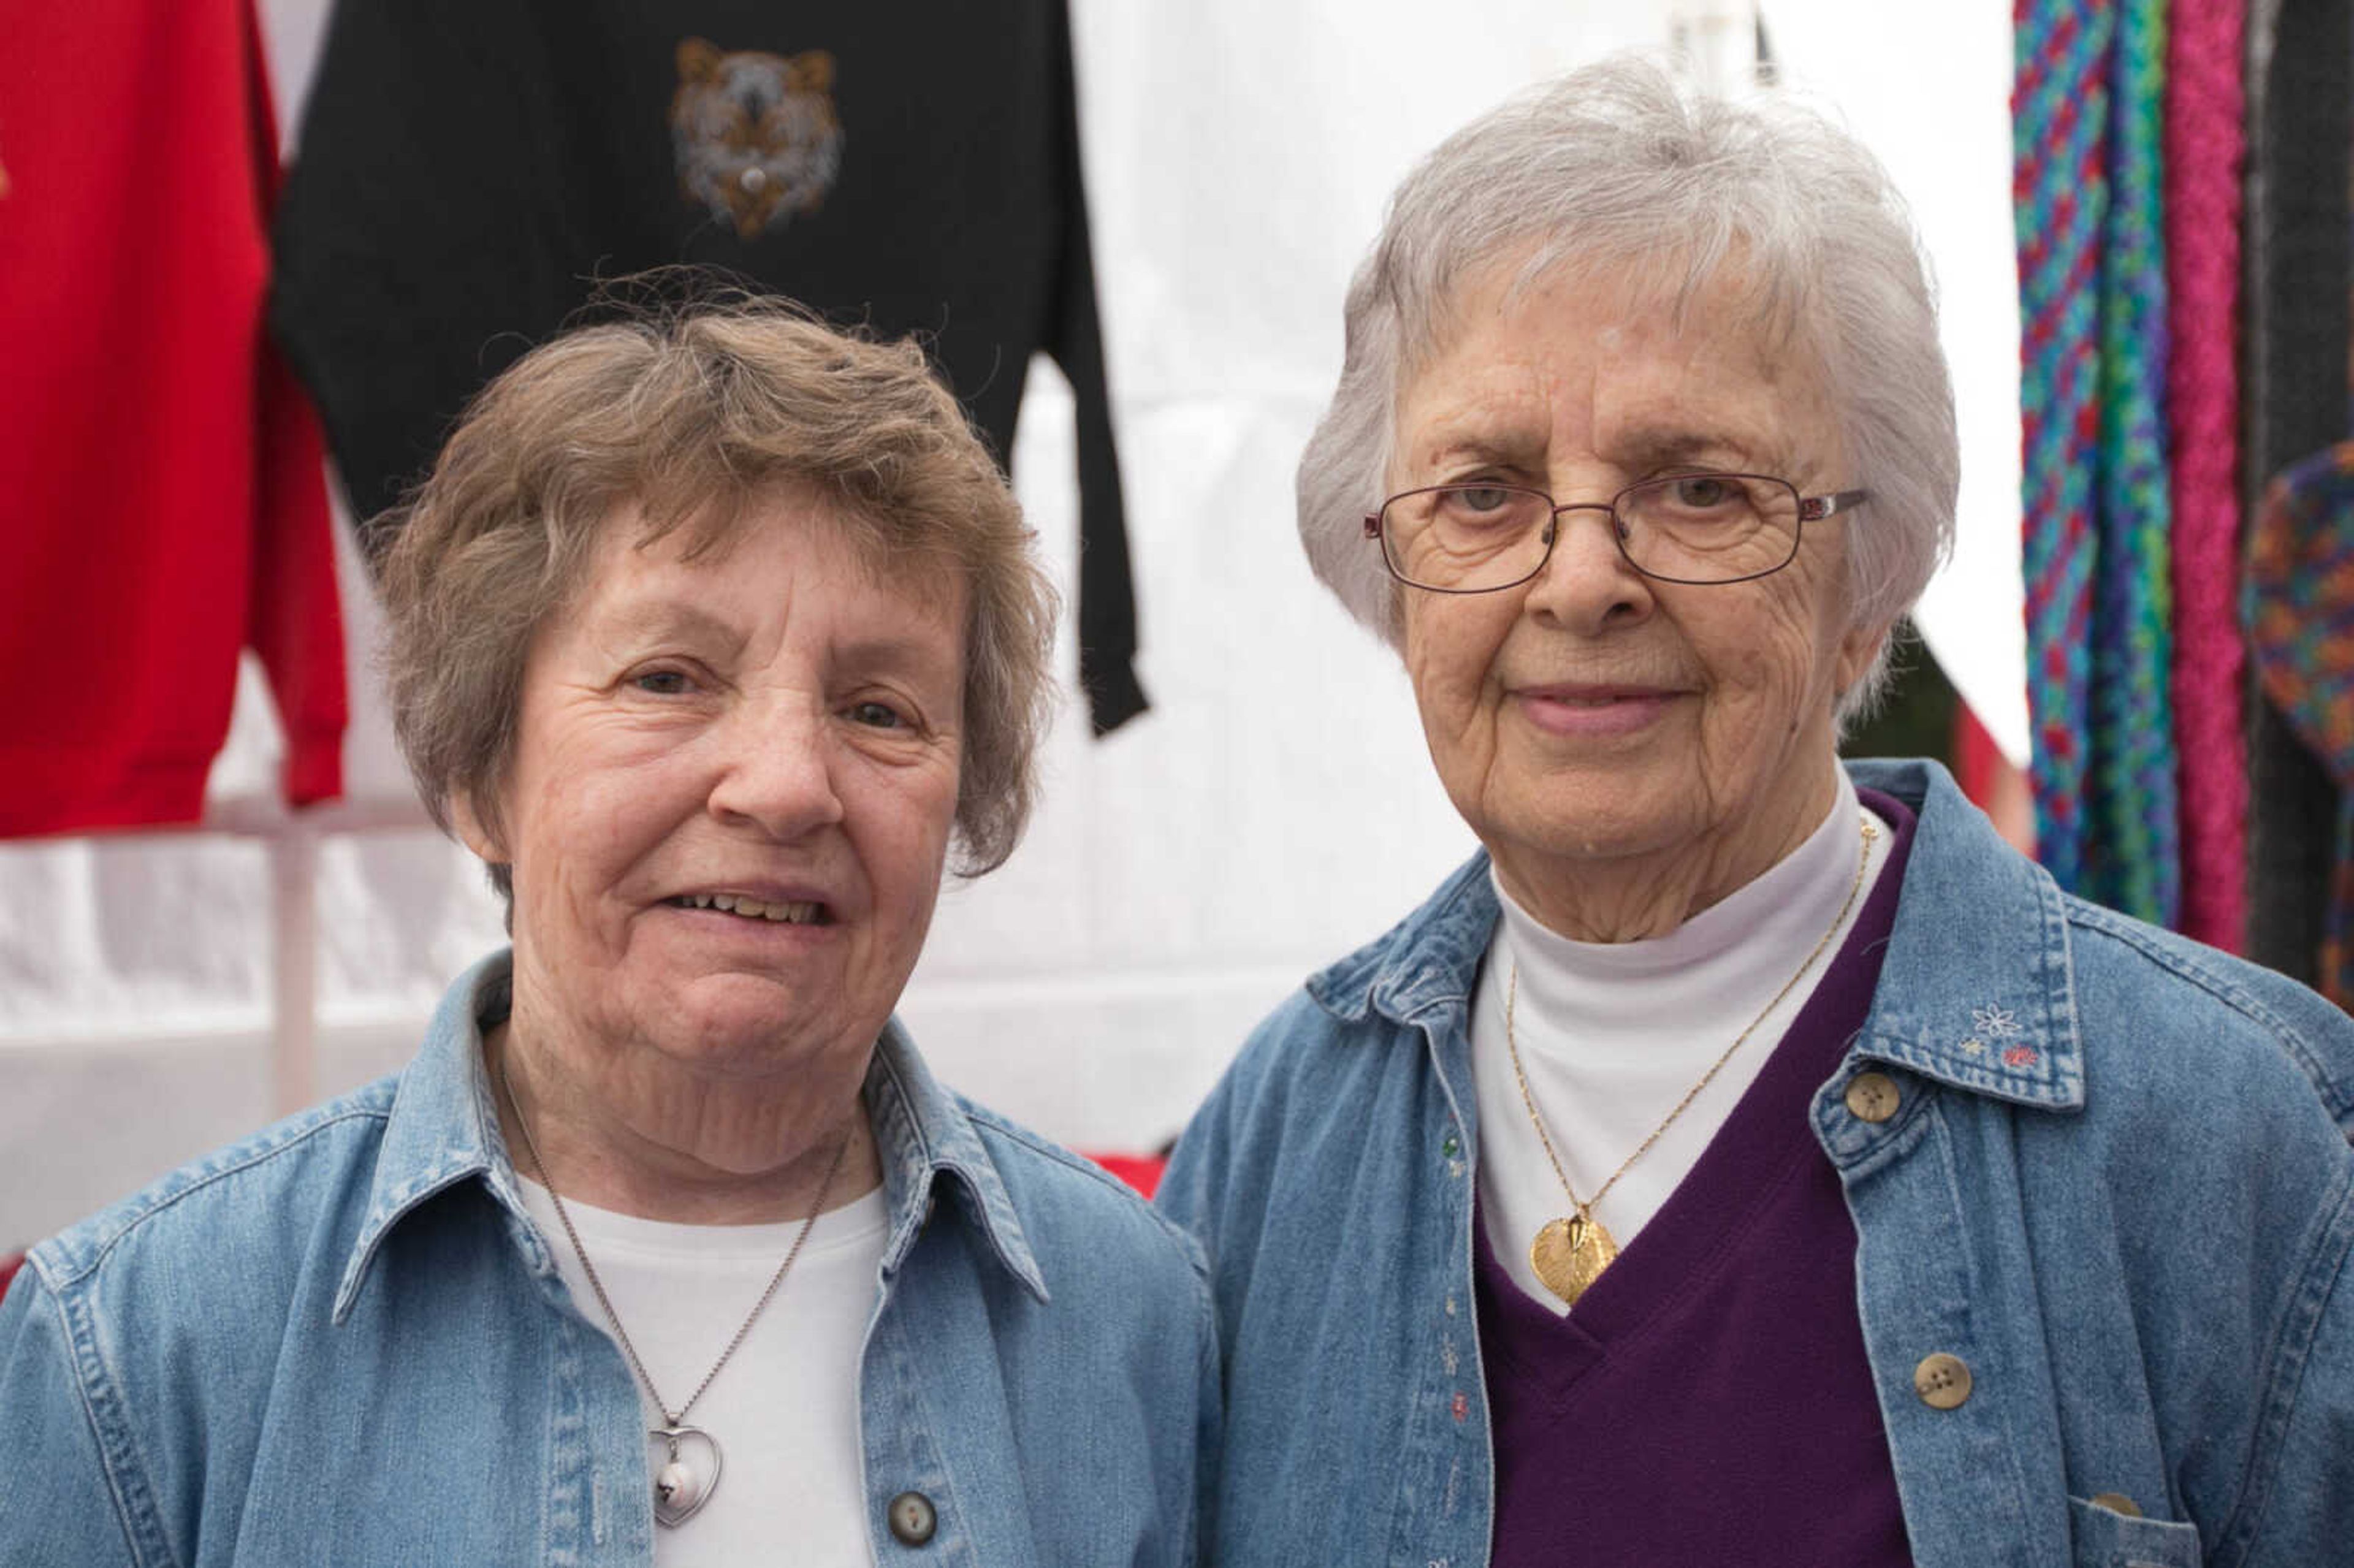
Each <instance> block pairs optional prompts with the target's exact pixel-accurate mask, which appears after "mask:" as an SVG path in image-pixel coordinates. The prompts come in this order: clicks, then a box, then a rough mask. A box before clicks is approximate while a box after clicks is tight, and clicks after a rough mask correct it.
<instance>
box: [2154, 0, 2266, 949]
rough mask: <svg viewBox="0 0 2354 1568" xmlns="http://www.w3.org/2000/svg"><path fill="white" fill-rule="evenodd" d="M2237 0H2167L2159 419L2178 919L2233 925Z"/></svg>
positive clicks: (2237, 745)
mask: <svg viewBox="0 0 2354 1568" xmlns="http://www.w3.org/2000/svg"><path fill="white" fill-rule="evenodd" d="M2246 19H2247V8H2246V0H2172V8H2171V9H2170V10H2169V11H2168V15H2167V39H2166V146H2165V155H2166V289H2167V328H2168V330H2167V341H2168V345H2169V348H2170V353H2169V354H2168V359H2167V386H2166V393H2167V429H2168V435H2169V437H2170V444H2169V454H2168V455H2169V457H2170V459H2171V461H2172V465H2173V471H2174V491H2173V500H2174V536H2173V539H2172V541H2171V543H2172V546H2173V554H2174V675H2173V687H2172V691H2173V697H2174V741H2175V752H2176V758H2177V761H2176V767H2177V769H2178V778H2179V783H2180V794H2181V810H2182V930H2183V932H2184V933H2185V934H2186V935H2188V936H2191V937H2195V938H2198V939H2199V940H2200V941H2202V942H2209V943H2211V944H2213V945H2214V946H2216V947H2219V948H2223V949H2224V950H2225V951H2227V952H2234V953H2236V952H2238V951H2240V950H2241V947H2242V944H2243V939H2244V932H2245V927H2246V922H2247V874H2248V870H2247V816H2248V748H2247V741H2246V736H2245V729H2244V724H2245V720H2244V715H2243V709H2242V703H2241V683H2242V681H2243V679H2244V678H2245V674H2246V671H2245V669H2244V667H2243V658H2242V649H2241V644H2240V620H2239V605H2238V602H2237V601H2238V597H2239V577H2240V497H2239V471H2238V470H2239V455H2240V429H2239V418H2240V406H2239V348H2240V338H2239V309H2240V178H2241V164H2242V159H2243V152H2244V149H2245V141H2246V138H2245V132H2244V129H2243V123H2242V115H2243V111H2244V105H2243V93H2242V90H2241V75H2240V73H2241V67H2242V55H2243V50H2242V48H2241V39H2242V37H2243V32H2244V28H2245V26H2246Z"/></svg>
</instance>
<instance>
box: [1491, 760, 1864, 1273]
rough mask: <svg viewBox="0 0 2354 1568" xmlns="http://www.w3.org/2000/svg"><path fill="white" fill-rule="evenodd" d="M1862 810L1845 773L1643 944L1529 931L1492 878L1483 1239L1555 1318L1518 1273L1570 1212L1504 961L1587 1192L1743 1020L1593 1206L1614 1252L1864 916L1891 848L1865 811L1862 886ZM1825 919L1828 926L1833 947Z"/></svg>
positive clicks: (1566, 1161)
mask: <svg viewBox="0 0 2354 1568" xmlns="http://www.w3.org/2000/svg"><path fill="white" fill-rule="evenodd" d="M1862 812H1863V807H1862V804H1861V802H1860V801H1859V800H1857V799H1856V794H1855V788H1854V786H1853V785H1852V784H1850V782H1849V781H1848V778H1847V775H1846V773H1845V772H1844V771H1841V772H1840V776H1839V797H1838V799H1837V800H1835V801H1834V802H1833V803H1832V806H1831V810H1830V814H1829V816H1827V817H1826V818H1824V820H1823V821H1822V824H1821V825H1820V826H1819V827H1818V828H1817V829H1816V830H1815V831H1814V832H1812V833H1811V834H1809V835H1808V838H1807V839H1806V841H1805V842H1802V843H1801V844H1799V845H1798V847H1797V849H1795V850H1793V851H1791V852H1790V853H1788V854H1787V855H1786V856H1784V857H1783V858H1782V859H1781V860H1780V861H1778V862H1776V863H1775V864H1774V865H1772V866H1771V867H1769V868H1768V869H1767V870H1766V871H1765V874H1762V875H1760V876H1759V877H1757V878H1756V879H1755V881H1753V882H1751V883H1749V884H1748V885H1746V886H1744V887H1741V888H1739V889H1736V890H1735V891H1734V893H1733V894H1732V895H1729V896H1727V897H1726V898H1724V899H1723V900H1722V901H1720V902H1718V903H1716V904H1714V905H1712V906H1709V907H1708V908H1706V909H1703V910H1702V911H1701V912H1700V913H1699V914H1698V915H1695V916H1692V917H1691V919H1689V920H1687V921H1685V922H1684V923H1683V924H1682V925H1681V926H1679V927H1676V929H1674V930H1673V931H1670V933H1668V934H1667V935H1666V936H1664V937H1659V938H1651V939H1649V940H1647V941H1638V942H1607V943H1605V942H1574V941H1571V940H1570V939H1569V938H1565V937H1563V936H1560V935H1558V934H1556V933H1555V932H1553V931H1551V930H1549V929H1547V928H1546V927H1544V926H1543V925H1541V924H1539V923H1538V921H1537V919H1536V917H1535V916H1532V915H1531V914H1530V913H1529V912H1528V911H1527V910H1525V909H1523V908H1522V907H1521V906H1520V905H1519V904H1517V903H1515V902H1514V901H1513V899H1512V897H1511V895H1510V894H1507V893H1506V892H1505V891H1504V889H1503V885H1502V884H1501V883H1500V882H1498V883H1497V885H1496V894H1497V896H1498V898H1499V899H1500V900H1501V901H1502V904H1503V918H1502V919H1501V920H1500V922H1498V924H1497V927H1496V934H1495V936H1494V938H1492V939H1491V940H1490V943H1489V946H1488V957H1487V960H1486V962H1485V963H1484V964H1483V965H1482V966H1481V969H1480V973H1479V990H1478V992H1477V993H1476V994H1475V995H1474V996H1473V998H1472V1005H1471V1076H1472V1084H1473V1088H1474V1092H1475V1093H1476V1095H1477V1096H1478V1101H1479V1202H1480V1208H1481V1213H1482V1217H1483V1221H1484V1223H1485V1224H1486V1226H1487V1231H1488V1241H1489V1245H1490V1246H1492V1247H1493V1248H1494V1249H1495V1253H1496V1255H1497V1257H1498V1258H1500V1259H1501V1260H1502V1262H1503V1265H1504V1267H1505V1268H1506V1270H1507V1271H1509V1272H1510V1273H1511V1277H1512V1278H1513V1279H1514V1280H1515V1281H1516V1282H1518V1283H1519V1285H1520V1287H1521V1288H1522V1290H1524V1291H1526V1292H1527V1293H1528V1294H1529V1296H1530V1297H1531V1298H1533V1299H1535V1300H1537V1301H1541V1302H1543V1303H1544V1304H1545V1305H1546V1306H1548V1307H1551V1308H1553V1310H1555V1311H1556V1312H1560V1313H1564V1314H1566V1313H1567V1311H1568V1310H1569V1308H1568V1307H1567V1305H1566V1304H1565V1303H1564V1302H1563V1301H1562V1300H1561V1298H1558V1297H1556V1296H1554V1295H1553V1292H1552V1291H1550V1290H1548V1289H1546V1288H1545V1287H1544V1286H1543V1284H1542V1283H1540V1282H1539V1281H1538V1279H1537V1277H1536V1274H1535V1272H1534V1271H1533V1270H1532V1268H1531V1267H1530V1266H1529V1243H1530V1242H1531V1241H1532V1240H1533V1239H1534V1237H1535V1236H1536V1234H1537V1232H1538V1231H1539V1230H1541V1229H1542V1228H1543V1226H1544V1225H1545V1224H1547V1223H1548V1222H1550V1221H1553V1220H1555V1219H1558V1218H1561V1217H1563V1216H1564V1215H1565V1214H1568V1213H1571V1212H1572V1210H1571V1208H1570V1204H1569V1200H1568V1198H1567V1197H1565V1196H1564V1194H1563V1192H1562V1189H1561V1181H1560V1179H1559V1178H1558V1177H1557V1176H1555V1175H1554V1174H1553V1166H1552V1164H1551V1162H1550V1161H1548V1160H1546V1158H1545V1151H1544V1147H1543V1144H1542V1143H1541V1142H1539V1141H1538V1138H1537V1133H1536V1129H1535V1128H1533V1127H1532V1125H1531V1124H1530V1121H1529V1112H1528V1108H1527V1107H1525V1106H1524V1105H1523V1104H1522V1100H1521V1091H1520V1088H1519V1086H1518V1084H1517V1083H1516V1082H1515V1080H1514V1076H1513V1073H1512V1059H1511V1053H1510V1051H1509V1049H1508V1048H1507V1044H1506V1041H1505V1033H1504V1000H1505V993H1506V989H1507V987H1508V986H1509V984H1510V983H1511V977H1512V971H1513V967H1514V964H1515V962H1517V964H1518V966H1519V971H1520V991H1519V997H1518V1001H1517V1003H1516V1005H1515V1008H1514V1028H1513V1033H1514V1035H1515V1036H1516V1037H1517V1039H1518V1041H1519V1044H1520V1056H1521V1064H1522V1068H1523V1070H1524V1071H1525V1072H1526V1074H1527V1075H1528V1084H1529V1093H1530V1096H1531V1097H1532V1098H1533V1099H1534V1100H1535V1102H1536V1108H1537V1113H1538V1114H1539V1115H1540V1116H1542V1117H1543V1118H1544V1124H1545V1130H1546V1131H1547V1132H1548V1133H1549V1134H1551V1136H1552V1139H1553V1150H1554V1151H1555V1152H1556V1153H1557V1154H1559V1155H1560V1157H1561V1163H1562V1169H1563V1170H1564V1171H1566V1172H1567V1173H1568V1176H1569V1180H1570V1182H1571V1184H1572V1185H1574V1186H1575V1188H1576V1190H1577V1192H1578V1195H1579V1196H1580V1197H1584V1198H1588V1199H1591V1198H1592V1197H1593V1195H1594V1192H1595V1191H1596V1189H1597V1188H1599V1187H1601V1186H1602V1185H1603V1183H1604V1182H1606V1181H1609V1179H1610V1174H1611V1172H1612V1171H1616V1170H1617V1169H1618V1165H1619V1162H1620V1161H1622V1160H1625V1159H1626V1158H1627V1157H1628V1155H1630V1154H1632V1153H1634V1152H1635V1150H1636V1149H1637V1147H1638V1146H1639V1145H1640V1144H1641V1143H1642V1141H1643V1139H1644V1138H1645V1137H1647V1136H1648V1135H1649V1133H1650V1131H1651V1129H1652V1128H1656V1127H1658V1126H1659V1123H1660V1121H1661V1120H1662V1119H1663V1118H1665V1117H1667V1115H1668V1114H1669V1113H1670V1111H1672V1110H1673V1109H1674V1108H1675V1106H1676V1102H1677V1101H1678V1100H1681V1098H1683V1097H1684V1095H1685V1093H1686V1092H1687V1091H1688V1090H1690V1089H1691V1086H1693V1085H1694V1084H1696V1083H1698V1082H1699V1081H1700V1079H1701V1077H1702V1075H1703V1074H1705V1073H1706V1072H1707V1071H1708V1070H1709V1066H1710V1065H1711V1064H1712V1063H1713V1062H1715V1060H1716V1059H1717V1057H1718V1056H1719V1055H1721V1054H1723V1051H1724V1049H1725V1047H1726V1046H1727V1045H1730V1044H1732V1043H1733V1041H1734V1038H1735V1037H1737V1036H1738V1035H1739V1034H1740V1033H1741V1032H1742V1031H1743V1030H1744V1028H1748V1027H1749V1025H1750V1023H1751V1022H1752V1021H1753V1020H1755V1021H1756V1027H1755V1029H1754V1030H1752V1031H1751V1033H1750V1034H1749V1037H1748V1039H1747V1040H1745V1041H1744V1042H1743V1044H1742V1045H1741V1048H1740V1049H1739V1050H1737V1051H1735V1052H1734V1054H1733V1055H1732V1057H1731V1059H1730V1060H1728V1061H1727V1062H1726V1063H1725V1064H1724V1066H1723V1070H1722V1071H1720V1072H1719V1073H1718V1074H1717V1075H1716V1077H1715V1078H1714V1080H1713V1081H1712V1082H1711V1083H1710V1084H1709V1086H1708V1087H1707V1088H1705V1089H1703V1090H1702V1091H1701V1093H1700V1095H1699V1096H1698V1097H1696V1098H1694V1099H1693V1101H1692V1103H1691V1105H1690V1106H1688V1107H1685V1109H1684V1112H1683V1114H1682V1115H1681V1116H1680V1117H1678V1118H1676V1120H1675V1121H1674V1123H1673V1124H1672V1125H1670V1127H1669V1128H1668V1129H1667V1130H1666V1131H1665V1132H1663V1133H1661V1134H1660V1136H1659V1141H1658V1142H1657V1143H1655V1144H1653V1145H1652V1146H1651V1149H1650V1150H1649V1152H1648V1153H1646V1154H1645V1155H1643V1157H1642V1158H1641V1159H1639V1160H1636V1161H1635V1163H1634V1164H1633V1165H1632V1166H1630V1167H1629V1168H1628V1171H1627V1172H1626V1174H1625V1175H1623V1176H1621V1177H1619V1178H1618V1181H1617V1184H1616V1185H1614V1186H1612V1187H1611V1189H1610V1191H1609V1192H1608V1193H1607V1195H1606V1196H1605V1197H1604V1198H1603V1199H1602V1201H1601V1202H1599V1203H1598V1204H1597V1205H1596V1208H1595V1216H1596V1218H1597V1219H1599V1220H1600V1221H1601V1222H1602V1223H1603V1224H1604V1225H1605V1226H1606V1227H1607V1228H1608V1229H1609V1231H1610V1234H1612V1235H1613V1236H1614V1237H1615V1238H1617V1243H1618V1245H1620V1246H1621V1247H1624V1246H1625V1245H1627V1244H1628V1243H1629V1242H1630V1241H1632V1240H1633V1239H1634V1238H1635V1234H1636V1233H1637V1232H1638V1231H1640V1230H1641V1229H1642V1228H1643V1226H1644V1225H1646V1224H1649V1222H1650V1219H1651V1216H1652V1215H1654V1214H1656V1213H1659V1206H1660V1205H1661V1204H1663V1203H1665V1202H1667V1200H1668V1195H1669V1194H1670V1193H1671V1192H1674V1191H1675V1189H1676V1186H1677V1184H1678V1183H1679V1182H1681V1181H1682V1180H1683V1179H1684V1177H1685V1176H1686V1174H1688V1173H1689V1172H1690V1171H1691V1168H1692V1166H1693V1165H1694V1164H1695V1163H1697V1162H1698V1160H1700V1157H1701V1153H1702V1150H1705V1149H1707V1147H1708V1145H1709V1141H1710V1140H1711V1139H1713V1138H1714V1137H1715V1136H1716V1133H1717V1129H1718V1128H1721V1127H1723V1125H1724V1120H1725V1118H1726V1117H1727V1116H1728V1115H1730V1114H1731V1112H1732V1110H1733V1107H1734V1105H1736V1104H1737V1103H1739V1101H1740V1099H1741V1097H1742V1095H1743V1094H1744V1092H1745V1091H1746V1090H1747V1089H1748V1087H1749V1086H1750V1084H1751V1082H1752V1081H1753V1080H1755V1077H1756V1076H1757V1074H1758V1072H1759V1070H1760V1069H1761V1068H1763V1067H1764V1066H1765V1059H1766V1058H1767V1057H1768V1056H1769V1055H1771V1054H1773V1051H1774V1048H1775V1047H1776V1045H1777V1044H1780V1043H1781V1040H1782V1036H1783V1034H1784V1033H1785V1032H1786V1031H1787V1029H1788V1028H1789V1024H1790V1021H1791V1020H1792V1019H1794V1018H1796V1017H1797V1014H1798V1011H1799V1009H1800V1008H1802V1007H1804V1006H1805V1005H1806V1002H1807V999H1808V997H1809V996H1811V995H1813V994H1814V990H1815V986H1816V984H1817V982H1819V980H1821V979H1822V977H1823V975H1824V974H1825V972H1827V971H1828V970H1829V967H1830V959H1831V957H1832V955H1833V954H1834V953H1836V952H1837V951H1838V949H1839V946H1840V943H1841V942H1842V941H1844V940H1845V939H1846V936H1847V932H1848V930H1849V928H1850V927H1852V926H1853V925H1854V924H1855V920H1856V917H1857V916H1859V915H1860V914H1861V912H1862V909H1863V904H1864V896H1865V895H1868V894H1869V893H1870V892H1871V886H1872V880H1873V879H1874V878H1875V877H1877V876H1878V874H1879V872H1880V867H1881V866H1882V864H1884V863H1885V862H1886V860H1887V856H1888V851H1889V843H1890V835H1889V832H1887V830H1886V827H1885V825H1884V824H1881V823H1879V821H1878V820H1877V819H1876V818H1875V819H1873V822H1874V825H1875V826H1876V827H1878V828H1879V829H1880V831H1879V832H1875V833H1874V834H1873V837H1872V844H1871V854H1870V857H1869V861H1868V863H1867V864H1866V867H1865V870H1864V875H1863V880H1862V885H1861V887H1858V885H1857V877H1856V863H1857V857H1858V855H1859V853H1861V848H1862V845H1861V842H1860V840H1861V827H1860V824H1861V821H1862V820H1863V818H1862ZM1491 879H1492V873H1491ZM1850 889H1854V890H1855V896H1854V897H1853V898H1852V899H1850ZM1842 906H1845V913H1844V915H1842V914H1841V908H1842ZM1834 920H1837V921H1838V922H1839V924H1838V928H1837V929H1836V930H1832V929H1831V927H1832V922H1833V921H1834ZM1826 930H1830V931H1831V935H1830V938H1829V940H1828V941H1825V940H1824V932H1825V931H1826ZM1818 943H1820V944H1821V946H1822V950H1821V953H1820V954H1819V956H1818V957H1817V958H1816V959H1815V960H1814V962H1813V964H1812V966H1811V967H1809V968H1808V969H1807V972H1806V974H1805V975H1804V976H1802V977H1801V978H1800V979H1799V980H1798V981H1797V983H1796V984H1795V985H1792V986H1791V987H1790V989H1789V991H1788V992H1787V994H1786V995H1784V996H1783V997H1782V999H1781V1000H1780V1001H1776V1002H1775V1003H1774V1005H1773V1007H1772V1010H1771V1011H1770V1012H1766V1013H1765V1016H1764V1017H1762V1018H1761V1017H1759V1013H1760V1010H1762V1009H1765V1006H1766V1004H1767V1002H1768V1001H1771V1000H1772V998H1773V997H1774V994H1775V992H1776V991H1780V990H1781V989H1782V987H1783V985H1784V983H1785V982H1787V981H1788V980H1790V978H1791V976H1793V975H1794V974H1797V971H1798V969H1799V967H1800V966H1801V965H1804V964H1806V963H1807V956H1808V954H1809V953H1811V952H1814V951H1815V949H1816V946H1817V944H1818Z"/></svg>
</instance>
